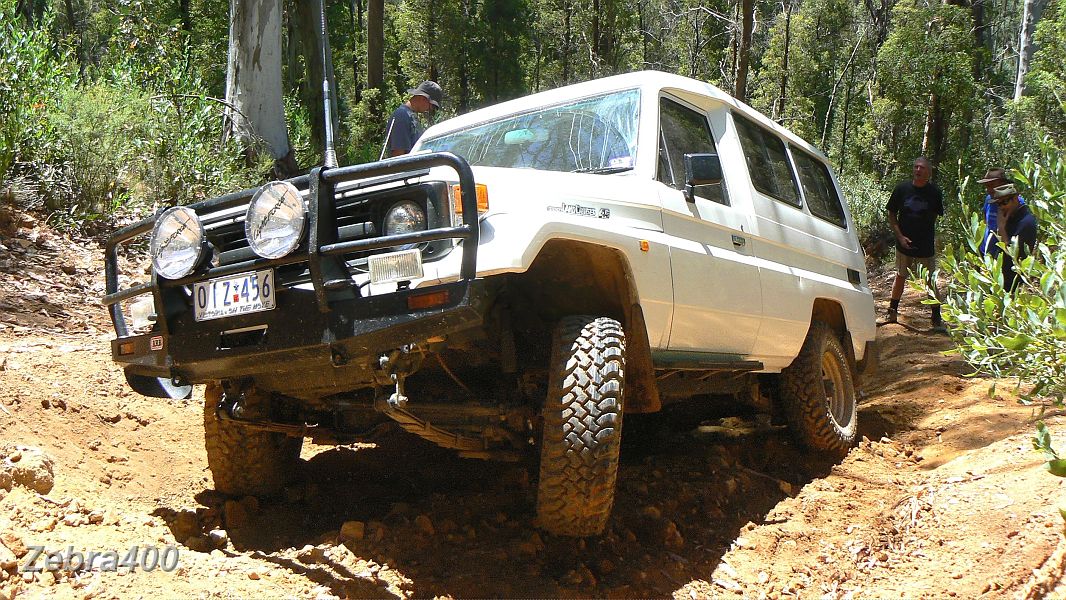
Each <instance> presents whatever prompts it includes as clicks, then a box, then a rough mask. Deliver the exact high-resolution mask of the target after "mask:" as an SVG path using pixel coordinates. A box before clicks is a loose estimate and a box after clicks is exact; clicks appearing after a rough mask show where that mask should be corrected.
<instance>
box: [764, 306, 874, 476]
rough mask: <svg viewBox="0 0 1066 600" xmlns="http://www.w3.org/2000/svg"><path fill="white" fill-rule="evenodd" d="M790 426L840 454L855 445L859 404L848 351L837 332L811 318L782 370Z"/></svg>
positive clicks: (811, 443) (807, 440)
mask: <svg viewBox="0 0 1066 600" xmlns="http://www.w3.org/2000/svg"><path fill="white" fill-rule="evenodd" d="M781 393H782V396H783V402H782V404H783V409H784V413H785V418H786V419H787V420H788V424H789V427H790V428H791V429H792V433H793V435H795V436H796V437H797V438H798V439H799V441H800V442H801V443H802V444H803V445H805V446H807V447H808V448H810V449H811V450H815V451H821V452H825V453H828V454H830V455H831V456H833V457H834V458H843V457H844V455H846V454H847V453H848V450H849V449H850V448H851V447H852V446H854V445H855V438H856V435H857V434H858V406H857V404H856V399H855V384H854V382H853V381H852V378H851V368H850V367H849V365H848V355H847V353H846V352H845V351H844V347H843V346H842V345H841V343H840V340H838V339H837V336H836V333H835V332H834V331H833V330H832V329H831V328H830V327H829V326H828V325H826V324H825V323H822V322H819V321H815V322H814V323H812V324H811V329H810V331H809V332H808V333H807V339H806V340H805V341H804V342H803V348H802V349H801V350H800V353H799V356H797V357H796V360H794V361H793V362H792V364H791V365H789V367H788V368H787V369H785V370H784V371H783V372H782V373H781Z"/></svg>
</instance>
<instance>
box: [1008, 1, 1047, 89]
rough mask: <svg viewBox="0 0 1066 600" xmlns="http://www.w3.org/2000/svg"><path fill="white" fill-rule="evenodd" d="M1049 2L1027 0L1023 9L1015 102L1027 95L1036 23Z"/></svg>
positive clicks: (1015, 82) (1015, 81)
mask: <svg viewBox="0 0 1066 600" xmlns="http://www.w3.org/2000/svg"><path fill="white" fill-rule="evenodd" d="M1046 7H1047V0H1025V3H1024V7H1023V9H1022V25H1021V28H1020V29H1021V32H1020V34H1019V36H1018V74H1017V77H1016V78H1015V80H1014V101H1015V102H1018V101H1019V100H1021V99H1022V96H1023V95H1025V76H1026V75H1028V74H1029V63H1030V62H1032V60H1033V50H1035V46H1034V43H1033V32H1034V31H1035V30H1036V23H1037V21H1039V20H1040V17H1041V15H1043V14H1044V8H1046Z"/></svg>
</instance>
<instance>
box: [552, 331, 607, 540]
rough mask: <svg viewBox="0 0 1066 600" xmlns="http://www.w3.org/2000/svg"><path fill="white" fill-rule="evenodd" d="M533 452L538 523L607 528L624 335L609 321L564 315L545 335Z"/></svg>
mask: <svg viewBox="0 0 1066 600" xmlns="http://www.w3.org/2000/svg"><path fill="white" fill-rule="evenodd" d="M549 369H550V372H549V379H548V382H549V386H548V395H547V399H546V400H545V403H544V411H543V416H544V426H543V431H542V433H541V446H540V479H539V482H538V487H537V525H538V526H539V527H541V528H542V529H544V530H545V531H547V532H549V533H553V534H557V535H566V536H573V537H583V536H590V535H598V534H600V533H601V532H602V531H603V528H604V526H606V524H607V518H608V517H609V516H610V514H611V505H612V504H613V502H614V490H615V480H616V479H617V477H618V452H619V449H620V448H621V441H622V398H623V395H624V390H623V379H624V370H625V334H624V333H623V330H622V325H621V324H620V323H619V322H618V321H616V320H614V319H611V318H607V317H594V316H584V315H582V316H571V317H566V318H564V319H562V320H561V321H560V322H559V324H558V325H557V326H556V328H555V331H554V333H553V335H552V353H551V363H550V365H549Z"/></svg>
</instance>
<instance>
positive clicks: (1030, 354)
mask: <svg viewBox="0 0 1066 600" xmlns="http://www.w3.org/2000/svg"><path fill="white" fill-rule="evenodd" d="M1014 176H1015V179H1016V181H1017V182H1018V183H1019V184H1022V185H1023V186H1024V187H1023V195H1024V196H1025V197H1026V200H1027V202H1028V203H1029V206H1030V209H1031V210H1032V211H1033V212H1034V214H1035V215H1036V216H1037V218H1038V220H1039V237H1038V242H1039V243H1038V246H1037V249H1036V252H1035V253H1034V254H1033V255H1032V256H1029V257H1027V258H1025V259H1022V260H1020V261H1019V260H1016V261H1015V262H1016V269H1017V270H1018V272H1019V273H1020V277H1019V280H1020V284H1019V286H1018V289H1017V290H1016V291H1015V293H1014V294H1009V293H1007V292H1006V291H1005V290H1004V287H1003V275H1002V271H1001V269H1002V260H1003V258H1002V255H1000V256H999V257H997V258H992V257H990V256H979V255H978V254H977V252H976V250H977V247H978V244H979V243H980V239H981V237H982V236H983V235H984V229H985V226H984V222H983V219H982V217H981V216H980V215H979V214H978V213H977V212H976V211H971V212H969V213H968V220H967V221H966V222H965V223H964V224H963V225H964V226H965V227H966V229H967V230H968V232H969V235H968V236H967V238H966V245H965V246H960V247H954V248H949V249H948V250H947V251H946V252H945V256H944V258H943V260H942V261H941V269H942V271H943V272H944V273H945V274H946V275H947V279H948V289H947V294H946V298H945V301H944V307H943V312H944V320H945V322H946V323H947V324H948V325H949V326H950V329H951V335H952V338H953V340H954V341H955V344H956V347H957V350H958V352H959V353H960V354H961V355H962V356H963V358H965V359H966V361H967V362H969V363H970V364H971V365H972V366H973V367H974V368H975V369H976V370H978V371H979V372H983V373H988V374H991V375H993V376H996V377H1013V378H1017V380H1018V386H1019V389H1021V386H1022V385H1023V384H1032V388H1031V389H1028V390H1023V398H1026V399H1029V398H1034V397H1037V396H1049V397H1052V398H1054V399H1055V400H1056V401H1057V402H1060V403H1061V402H1062V401H1063V399H1064V398H1066V244H1064V242H1066V161H1064V160H1063V158H1062V157H1061V152H1060V151H1059V150H1058V149H1057V148H1055V147H1054V146H1053V145H1051V144H1050V143H1046V144H1045V145H1044V146H1043V148H1042V153H1041V155H1040V156H1039V157H1038V158H1037V159H1034V158H1031V157H1026V159H1025V160H1024V161H1022V163H1021V164H1020V165H1019V167H1018V169H1016V170H1015V171H1014ZM1006 250H1007V251H1008V252H1010V253H1011V254H1012V256H1014V257H1017V256H1018V254H1017V253H1018V248H1017V245H1016V244H1013V245H1012V247H1011V248H1007V249H1006Z"/></svg>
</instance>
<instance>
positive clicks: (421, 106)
mask: <svg viewBox="0 0 1066 600" xmlns="http://www.w3.org/2000/svg"><path fill="white" fill-rule="evenodd" d="M407 96H408V98H407V101H406V102H404V103H403V104H401V105H400V106H399V108H397V109H396V110H394V111H393V112H392V116H391V117H389V122H388V124H387V125H386V126H385V131H386V133H385V147H384V148H382V150H381V155H382V157H383V158H384V157H385V156H386V155H388V156H400V155H403V154H407V153H408V152H410V151H411V148H413V147H414V145H415V142H417V141H418V138H419V137H420V136H421V135H422V131H423V128H422V125H421V124H420V123H419V122H418V117H417V116H416V115H418V114H421V113H427V112H430V111H432V110H435V109H438V108H440V105H441V102H443V101H444V91H443V90H442V89H441V87H440V86H439V85H437V83H436V82H435V81H423V82H422V83H420V84H418V87H415V88H411V89H409V90H407Z"/></svg>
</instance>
